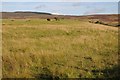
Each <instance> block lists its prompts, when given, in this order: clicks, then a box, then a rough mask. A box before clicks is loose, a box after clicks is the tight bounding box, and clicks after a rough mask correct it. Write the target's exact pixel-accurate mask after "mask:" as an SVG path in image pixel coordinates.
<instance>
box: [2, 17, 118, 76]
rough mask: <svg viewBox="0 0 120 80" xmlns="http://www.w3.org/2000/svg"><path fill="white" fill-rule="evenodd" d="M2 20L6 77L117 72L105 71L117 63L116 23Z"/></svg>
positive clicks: (91, 74) (88, 74) (105, 74)
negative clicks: (110, 24) (106, 24)
mask: <svg viewBox="0 0 120 80" xmlns="http://www.w3.org/2000/svg"><path fill="white" fill-rule="evenodd" d="M3 23H4V25H3V33H2V35H3V38H2V47H3V50H2V51H3V66H2V67H3V68H2V70H3V77H4V78H13V77H16V78H21V77H22V78H24V77H26V78H31V77H32V78H96V77H100V78H101V77H115V76H116V74H117V73H115V74H110V75H109V72H108V73H107V72H104V71H102V70H106V69H111V68H113V67H114V66H116V65H117V64H118V63H117V59H118V58H117V56H118V29H117V28H116V27H108V26H104V25H99V24H91V23H88V22H83V21H78V20H61V21H46V20H44V19H42V20H38V19H31V20H30V21H26V20H21V19H16V20H14V21H11V20H9V19H5V20H3ZM95 71H96V72H95ZM97 71H98V72H97Z"/></svg>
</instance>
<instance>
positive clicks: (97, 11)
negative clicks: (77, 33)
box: [84, 8, 106, 15]
mask: <svg viewBox="0 0 120 80" xmlns="http://www.w3.org/2000/svg"><path fill="white" fill-rule="evenodd" d="M105 11H106V9H105V8H95V9H93V10H90V11H86V12H85V13H84V14H85V15H89V14H98V13H104V12H105Z"/></svg>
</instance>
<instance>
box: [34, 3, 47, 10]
mask: <svg viewBox="0 0 120 80" xmlns="http://www.w3.org/2000/svg"><path fill="white" fill-rule="evenodd" d="M45 7H46V5H44V4H42V5H38V6H36V7H35V8H34V9H42V8H45Z"/></svg>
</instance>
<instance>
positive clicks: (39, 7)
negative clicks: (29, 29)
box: [2, 0, 118, 15]
mask: <svg viewBox="0 0 120 80" xmlns="http://www.w3.org/2000/svg"><path fill="white" fill-rule="evenodd" d="M112 1H114V0H112ZM2 11H3V12H15V11H33V12H47V13H53V14H61V15H91V14H118V2H62V1H61V2H9V1H8V2H3V3H2Z"/></svg>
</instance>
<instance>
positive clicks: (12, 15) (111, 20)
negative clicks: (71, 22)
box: [2, 11, 120, 27]
mask: <svg viewBox="0 0 120 80" xmlns="http://www.w3.org/2000/svg"><path fill="white" fill-rule="evenodd" d="M54 17H58V18H60V19H77V20H84V21H93V22H96V21H99V22H98V24H103V25H109V26H115V27H118V26H120V24H119V22H118V15H117V14H108V15H107V14H106V15H86V16H70V15H52V14H51V13H44V12H20V11H19V12H2V18H3V19H30V18H31V19H33V18H34V19H47V18H50V19H53V18H54Z"/></svg>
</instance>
